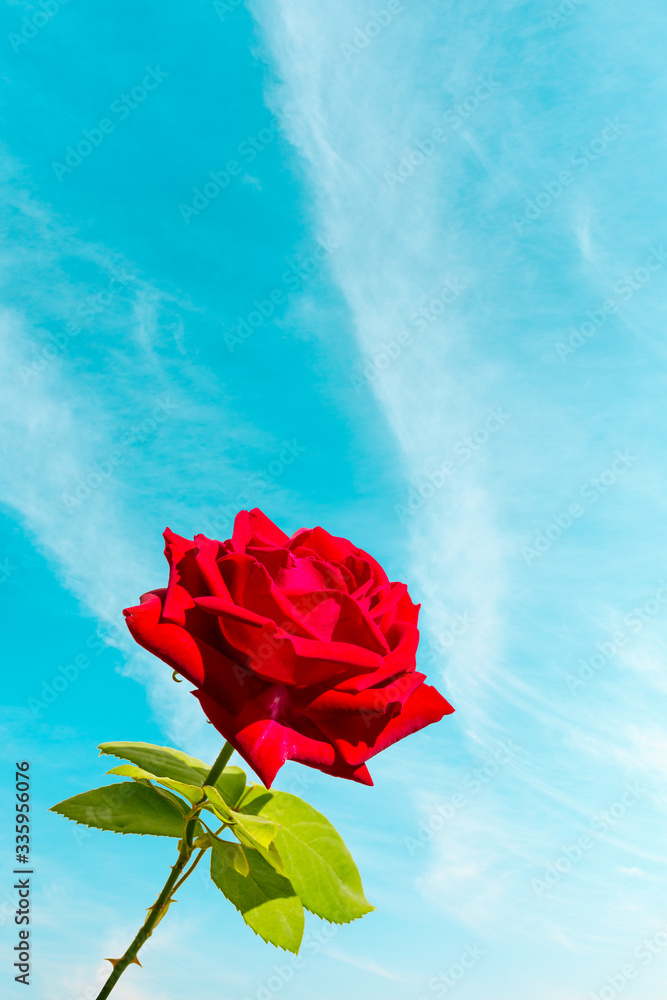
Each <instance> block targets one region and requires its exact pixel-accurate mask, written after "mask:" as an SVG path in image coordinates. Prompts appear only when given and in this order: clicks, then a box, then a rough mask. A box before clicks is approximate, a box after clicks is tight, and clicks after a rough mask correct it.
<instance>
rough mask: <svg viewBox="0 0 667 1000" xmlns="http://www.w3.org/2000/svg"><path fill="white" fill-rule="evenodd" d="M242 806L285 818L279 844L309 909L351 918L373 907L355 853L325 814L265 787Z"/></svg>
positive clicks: (272, 817) (289, 873)
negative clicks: (346, 844)
mask: <svg viewBox="0 0 667 1000" xmlns="http://www.w3.org/2000/svg"><path fill="white" fill-rule="evenodd" d="M243 808H244V810H245V809H247V810H249V811H252V812H257V814H258V815H261V816H264V817H265V818H266V819H270V820H272V821H273V822H274V823H279V824H280V829H279V830H278V832H277V833H276V837H275V841H274V845H275V847H277V848H278V852H279V854H280V857H281V858H282V861H283V866H284V868H283V870H284V872H285V875H286V876H287V878H289V879H290V881H291V882H292V884H293V886H294V888H295V889H296V891H297V893H298V894H299V896H300V898H301V901H302V903H303V905H304V906H305V907H306V909H307V910H310V911H311V913H315V914H317V916H318V917H322V918H323V919H324V920H329V921H331V922H332V923H336V924H346V923H349V921H350V920H356V919H357V918H358V917H362V916H363V915H364V914H365V913H370V911H371V910H373V909H374V907H373V906H371V904H370V903H369V902H368V900H367V899H366V897H365V895H364V889H363V886H362V884H361V876H360V875H359V870H358V868H357V866H356V865H355V863H354V860H353V858H352V855H351V854H350V852H349V851H348V849H347V847H346V846H345V842H344V841H343V839H342V837H341V836H340V834H339V833H338V831H337V830H336V829H335V828H334V827H333V826H332V825H331V823H330V822H329V820H328V819H327V818H326V816H323V815H322V813H319V812H318V811H317V810H316V809H313V807H312V806H311V805H309V804H308V803H307V802H304V801H303V799H300V798H298V796H296V795H290V794H289V793H288V792H269V791H267V790H266V789H257V791H256V792H254V793H253V795H252V796H251V797H250V798H249V800H248V801H247V803H244V806H243Z"/></svg>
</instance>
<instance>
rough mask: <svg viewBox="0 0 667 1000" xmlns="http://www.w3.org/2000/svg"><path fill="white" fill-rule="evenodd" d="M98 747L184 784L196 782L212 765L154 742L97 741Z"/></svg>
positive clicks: (194, 783)
mask: <svg viewBox="0 0 667 1000" xmlns="http://www.w3.org/2000/svg"><path fill="white" fill-rule="evenodd" d="M99 750H100V752H101V753H103V754H110V755H111V756H112V757H120V758H121V760H129V761H130V762H131V763H132V764H136V765H137V767H142V768H143V769H144V770H145V771H148V772H149V773H150V774H153V775H156V776H159V777H161V778H172V779H173V780H174V781H182V782H183V783H184V784H186V785H199V786H201V783H202V781H203V779H204V778H205V777H206V775H207V774H208V772H209V771H210V770H211V768H210V767H209V766H208V764H205V763H204V761H203V760H197V758H196V757H188V755H187V754H186V753H182V751H180V750H173V749H172V748H171V747H160V746H156V745H155V744H154V743H100V745H99Z"/></svg>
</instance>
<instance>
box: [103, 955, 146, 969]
mask: <svg viewBox="0 0 667 1000" xmlns="http://www.w3.org/2000/svg"><path fill="white" fill-rule="evenodd" d="M104 961H105V962H111V964H112V965H113V967H114V969H115V968H116V966H117V965H118V963H119V962H122V961H123V959H122V958H105V959H104ZM128 964H129V965H138V966H139V968H140V969H143V965H142V964H141V962H140V961H139V959H138V958H137V956H136V955H135V956H134V958H133V959H132V961H131V962H129V963H128Z"/></svg>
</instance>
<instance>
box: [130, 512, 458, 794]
mask: <svg viewBox="0 0 667 1000" xmlns="http://www.w3.org/2000/svg"><path fill="white" fill-rule="evenodd" d="M164 537H165V540H166V543H167V544H166V548H165V555H166V556H167V559H168V561H169V567H170V573H169V586H168V587H167V588H166V590H164V589H163V590H154V591H150V592H149V593H148V594H144V596H143V597H142V598H141V604H140V605H138V606H137V607H134V608H127V609H126V610H125V611H124V614H125V615H126V617H127V624H128V627H129V629H130V632H131V633H132V635H133V636H134V638H135V639H136V641H137V642H138V643H139V644H140V645H142V646H144V647H145V648H146V649H148V650H149V651H150V652H151V653H155V655H156V656H159V657H160V658H161V659H162V660H164V661H165V663H168V664H169V666H170V667H173V668H174V670H177V671H178V672H179V673H181V674H183V676H184V677H186V678H187V679H188V680H189V681H190V683H191V684H194V685H195V688H196V690H195V691H194V692H193V694H194V695H195V696H196V697H197V698H199V701H200V702H201V706H202V708H203V709H204V712H205V713H206V715H207V716H208V718H209V719H210V720H211V722H212V723H213V725H214V726H215V727H216V729H218V730H219V732H220V733H222V735H223V736H224V737H225V739H227V740H229V742H230V743H231V744H232V745H233V746H234V748H235V749H236V750H238V752H239V753H240V754H241V756H242V757H243V758H245V760H246V761H247V762H248V764H249V765H250V766H251V767H252V768H253V770H254V771H255V772H256V773H257V774H258V775H259V776H260V778H261V779H262V781H263V782H264V784H265V785H266V786H267V787H268V786H270V785H271V782H272V781H273V779H274V778H275V776H276V772H277V771H278V769H279V768H280V767H282V765H283V764H284V763H285V761H286V760H296V761H299V762H300V763H302V764H308V765H309V766H310V767H315V768H318V769H319V770H320V771H324V772H326V773H327V774H335V775H339V776H340V777H342V778H353V779H354V780H355V781H361V782H363V783H364V784H367V785H372V784H373V781H372V779H371V776H370V774H369V772H368V768H367V767H366V763H365V762H366V761H367V760H368V759H369V758H370V757H373V756H375V754H377V753H379V752H380V751H381V750H384V748H385V747H388V746H390V745H391V744H392V743H396V742H397V740H400V739H403V737H404V736H408V735H409V734H410V733H414V732H416V731H417V730H418V729H423V728H424V726H428V725H429V724H430V723H432V722H438V721H439V720H440V719H441V718H442V717H443V715H446V714H448V713H449V712H453V711H454V709H453V708H452V706H451V705H450V704H449V703H448V702H447V701H445V699H444V698H443V697H442V695H440V694H439V693H438V692H437V691H436V690H435V688H432V687H429V686H428V685H426V684H424V680H425V677H424V674H420V673H418V672H417V671H416V670H415V654H416V651H417V644H418V642H419V630H418V628H417V616H418V614H419V605H414V604H413V603H412V601H411V600H410V597H409V596H408V591H407V587H406V586H405V584H404V583H390V582H389V581H388V579H387V576H386V574H385V572H384V570H383V569H382V567H381V566H380V565H379V564H378V563H377V562H376V561H375V559H373V558H372V556H369V555H368V553H367V552H364V551H363V550H362V549H357V548H355V547H354V545H352V544H351V543H350V542H348V541H347V540H346V539H345V538H337V537H336V536H334V535H330V534H329V533H328V532H326V531H324V529H323V528H313V529H312V530H310V529H308V528H304V529H302V530H301V531H297V532H296V534H295V535H293V536H292V537H291V538H288V537H287V535H286V534H285V533H284V532H282V531H281V530H280V528H278V527H276V525H275V524H273V522H272V521H270V520H269V519H268V518H267V517H266V516H265V515H264V514H263V513H262V512H261V511H260V510H258V509H257V508H255V510H252V511H250V512H248V511H245V510H243V511H241V512H240V513H239V514H237V516H236V519H235V521H234V531H233V534H232V537H231V539H229V540H228V541H226V542H216V541H212V540H211V539H210V538H206V537H205V536H204V535H197V537H196V538H195V540H194V542H191V541H188V540H187V539H185V538H181V537H179V535H175V534H174V533H173V532H172V531H170V530H169V529H167V530H166V531H165V533H164Z"/></svg>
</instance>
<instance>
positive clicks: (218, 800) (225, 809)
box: [202, 785, 234, 823]
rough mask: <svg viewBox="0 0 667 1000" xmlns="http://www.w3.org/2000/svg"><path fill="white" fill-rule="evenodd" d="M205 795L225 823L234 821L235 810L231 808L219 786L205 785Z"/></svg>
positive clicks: (203, 789) (213, 809)
mask: <svg viewBox="0 0 667 1000" xmlns="http://www.w3.org/2000/svg"><path fill="white" fill-rule="evenodd" d="M202 791H203V792H204V795H205V796H206V798H207V799H208V801H209V802H210V804H211V809H212V811H213V812H214V813H215V815H216V816H217V817H218V818H219V819H221V820H222V821H223V823H232V822H233V821H234V810H233V809H230V808H229V806H228V805H227V803H226V802H225V800H224V799H223V797H222V795H221V794H220V792H219V791H218V790H217V788H214V787H213V786H212V785H205V786H204V787H203V788H202Z"/></svg>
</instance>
